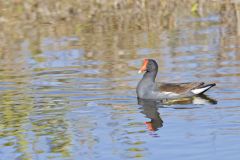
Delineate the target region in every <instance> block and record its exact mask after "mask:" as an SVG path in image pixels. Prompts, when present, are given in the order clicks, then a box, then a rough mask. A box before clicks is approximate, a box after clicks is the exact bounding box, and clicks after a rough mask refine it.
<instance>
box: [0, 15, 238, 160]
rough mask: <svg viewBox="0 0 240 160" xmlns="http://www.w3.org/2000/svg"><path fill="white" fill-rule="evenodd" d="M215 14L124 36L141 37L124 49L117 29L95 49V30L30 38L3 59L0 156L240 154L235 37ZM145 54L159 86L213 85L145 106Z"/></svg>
mask: <svg viewBox="0 0 240 160" xmlns="http://www.w3.org/2000/svg"><path fill="white" fill-rule="evenodd" d="M219 16H220V15H215V14H206V15H203V17H202V18H197V17H194V16H191V15H189V16H187V17H181V18H182V19H181V21H180V20H179V21H178V22H177V24H176V27H175V28H174V29H173V30H168V29H164V30H163V31H162V32H160V33H158V34H155V35H154V33H152V32H151V31H149V32H146V31H144V32H140V33H135V32H133V33H129V34H124V37H125V38H126V37H128V36H129V37H135V41H136V42H135V41H134V42H129V44H124V45H121V43H126V42H124V39H123V40H121V37H120V35H118V34H115V33H111V34H109V35H106V37H104V36H103V37H102V41H103V42H101V43H103V44H106V46H105V47H106V48H104V47H103V48H101V46H100V47H99V48H98V50H96V48H94V47H92V48H91V47H90V48H89V44H85V43H86V42H84V43H83V42H82V39H88V38H89V39H90V40H91V39H94V38H96V39H97V38H99V37H98V36H99V35H98V34H96V35H95V34H94V33H93V34H90V35H88V34H87V35H82V36H74V35H73V36H62V37H59V38H56V37H55V38H53V37H51V36H49V37H44V38H42V39H41V40H40V45H39V46H38V47H39V50H40V51H41V52H40V53H37V54H36V53H34V52H33V51H32V50H31V41H30V40H29V39H26V40H24V41H23V42H21V43H20V50H14V52H7V53H5V54H6V55H7V56H3V58H2V60H1V61H0V68H1V69H0V94H1V96H0V97H1V98H0V155H1V156H0V159H2V160H7V159H9V160H10V159H34V160H45V159H54V160H55V159H66V160H72V159H82V160H90V159H99V160H100V159H101V160H106V159H114V160H118V159H119V160H122V159H178V160H188V159H189V160H200V159H209V160H213V159H217V160H220V159H228V160H236V159H239V158H240V153H239V149H240V139H239V137H240V85H239V81H240V70H239V67H240V56H239V53H238V40H237V39H238V37H237V36H236V35H235V34H232V33H231V32H230V31H229V30H230V28H228V27H226V26H225V25H224V24H222V23H221V19H220V18H219ZM199 22H200V23H201V25H197V24H198V23H199ZM196 25H197V26H196ZM50 27H51V26H50ZM228 31H229V32H228ZM95 36H96V37H95ZM114 36H115V37H117V38H118V41H117V42H115V41H114V42H112V41H111V38H112V37H114ZM159 37H160V39H158V38H159ZM126 39H127V38H126ZM109 42H112V43H113V44H110V46H108V45H107V44H108V43H109ZM89 43H90V42H89ZM99 43H100V42H99ZM101 43H100V44H101ZM135 43H137V44H139V45H136V44H135ZM75 44H78V45H75ZM113 46H115V48H114V47H113ZM143 58H154V59H156V60H157V61H158V63H159V74H158V81H160V82H189V81H206V82H215V83H217V86H216V87H214V88H212V89H211V90H209V91H208V92H207V93H206V95H207V97H196V98H195V99H191V100H190V101H187V102H184V103H180V102H171V103H167V104H162V103H159V102H145V101H144V102H139V101H138V99H137V98H136V93H135V88H136V85H137V83H138V81H139V80H140V79H141V77H142V75H139V74H137V71H138V69H139V68H140V66H141V64H142V60H143Z"/></svg>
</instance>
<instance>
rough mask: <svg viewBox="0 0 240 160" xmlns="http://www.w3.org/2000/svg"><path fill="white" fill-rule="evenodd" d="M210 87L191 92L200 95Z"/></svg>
mask: <svg viewBox="0 0 240 160" xmlns="http://www.w3.org/2000/svg"><path fill="white" fill-rule="evenodd" d="M210 87H211V86H207V87H204V88H198V89H194V90H191V92H192V93H194V94H200V93H202V92H204V91H206V90H207V89H208V88H210Z"/></svg>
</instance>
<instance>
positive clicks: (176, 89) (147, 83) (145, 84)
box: [136, 59, 216, 100]
mask: <svg viewBox="0 0 240 160" xmlns="http://www.w3.org/2000/svg"><path fill="white" fill-rule="evenodd" d="M143 72H145V73H144V75H143V77H142V79H141V80H140V81H139V83H138V85H137V88H136V92H137V97H138V98H140V99H152V100H162V99H179V98H186V97H193V96H196V95H201V94H203V93H204V92H206V91H207V90H209V89H210V88H212V87H213V86H215V85H216V84H215V83H210V84H205V83H204V82H187V83H159V82H156V81H155V80H156V76H157V73H158V64H157V62H156V61H155V60H154V59H144V61H143V65H142V67H141V68H140V70H139V73H143Z"/></svg>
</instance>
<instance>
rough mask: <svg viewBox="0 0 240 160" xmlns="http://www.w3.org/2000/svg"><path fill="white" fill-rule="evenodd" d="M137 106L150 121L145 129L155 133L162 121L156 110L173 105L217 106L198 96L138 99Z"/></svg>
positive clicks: (212, 100)
mask: <svg viewBox="0 0 240 160" xmlns="http://www.w3.org/2000/svg"><path fill="white" fill-rule="evenodd" d="M138 104H139V105H140V106H141V107H140V108H139V109H140V110H141V111H140V112H141V113H143V114H144V115H145V116H146V117H147V118H149V119H150V121H148V122H145V124H146V126H147V129H148V130H149V131H157V130H158V129H159V128H161V127H162V126H163V120H162V118H161V116H160V113H159V111H158V108H165V107H164V106H166V105H175V104H182V105H186V104H196V105H197V104H203V105H204V104H217V101H216V100H214V99H212V98H209V97H208V96H206V95H200V96H195V97H190V98H182V99H177V100H159V101H154V100H143V99H139V98H138ZM172 108H174V109H193V108H195V107H188V106H186V107H175V106H173V107H172Z"/></svg>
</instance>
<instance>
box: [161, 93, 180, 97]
mask: <svg viewBox="0 0 240 160" xmlns="http://www.w3.org/2000/svg"><path fill="white" fill-rule="evenodd" d="M162 93H163V94H165V95H168V96H179V94H177V93H173V92H162Z"/></svg>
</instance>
